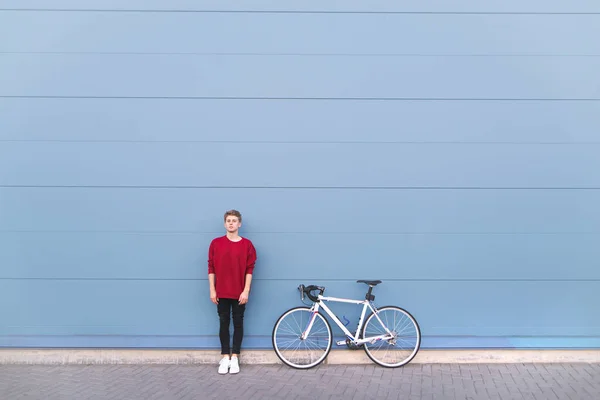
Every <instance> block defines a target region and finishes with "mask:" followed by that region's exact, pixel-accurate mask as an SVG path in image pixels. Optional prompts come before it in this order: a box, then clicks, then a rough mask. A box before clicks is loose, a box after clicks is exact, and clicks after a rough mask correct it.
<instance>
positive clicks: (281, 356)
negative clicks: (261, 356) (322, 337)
mask: <svg viewBox="0 0 600 400" xmlns="http://www.w3.org/2000/svg"><path fill="white" fill-rule="evenodd" d="M303 311H304V312H306V313H307V322H308V318H310V317H311V316H312V314H313V311H311V309H310V307H294V308H290V309H289V310H287V311H285V312H284V313H283V314H281V316H280V317H279V318H277V321H276V322H275V325H274V326H273V332H272V333H271V343H272V345H273V350H275V354H276V355H277V357H278V358H279V359H280V360H281V361H282V362H283V363H284V364H286V365H287V366H289V367H292V368H296V369H309V368H313V367H315V366H317V365H319V364H321V363H322V362H323V361H324V360H325V359H326V358H327V356H328V355H329V352H330V351H331V348H332V346H333V333H332V331H331V325H330V324H329V321H327V318H325V317H324V316H323V314H322V313H321V312H318V313H317V314H316V316H317V318H318V319H317V320H315V323H316V322H317V321H320V322H323V324H324V327H325V331H326V333H327V338H328V339H327V340H328V343H327V345H326V347H325V348H324V349H323V354H321V355H320V356H319V357H317V358H316V359H314V360H312V359H311V361H310V362H308V363H306V364H299V363H298V362H293V361H292V360H290V358H289V357H286V356H285V355H284V353H283V351H284V349H280V348H279V346H278V344H277V338H278V337H279V336H283V335H279V334H278V330H279V328H280V326H281V323H282V322H283V321H284V319H285V318H286V317H288V316H290V315H292V314H295V313H298V312H303ZM294 325H295V326H298V327H299V328H300V329H302V326H303V325H301V324H294ZM288 326H290V325H288ZM291 327H292V326H290V328H291ZM313 328H314V325H313ZM301 333H302V332H297V334H298V339H299V335H300V334H301ZM312 333H313V331H312V330H311V334H312ZM291 336H293V335H291ZM299 342H300V343H303V342H302V341H299ZM295 351H298V349H295ZM309 357H310V355H309Z"/></svg>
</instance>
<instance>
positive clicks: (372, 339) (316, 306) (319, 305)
mask: <svg viewBox="0 0 600 400" xmlns="http://www.w3.org/2000/svg"><path fill="white" fill-rule="evenodd" d="M317 298H318V300H319V301H316V302H314V304H313V306H312V312H313V315H312V318H311V319H310V321H309V323H308V326H307V327H306V330H305V331H304V332H303V333H302V335H301V336H300V339H302V340H304V339H306V338H307V336H308V335H309V333H310V330H311V329H312V326H313V323H314V321H315V318H316V315H317V313H318V312H319V309H320V308H322V309H323V310H325V312H326V313H327V314H328V315H329V316H330V317H331V319H332V320H333V322H335V323H336V325H337V326H339V327H340V329H341V330H342V331H343V332H344V333H345V334H346V336H347V337H348V338H350V340H352V342H353V343H354V344H357V345H360V344H363V343H367V342H370V343H374V342H376V341H379V340H389V339H392V338H393V337H394V335H393V334H392V332H390V330H389V329H388V328H387V326H385V324H384V323H383V321H382V320H381V318H379V313H378V312H377V310H376V309H375V308H374V307H373V305H372V304H371V302H370V301H369V300H366V299H365V300H352V299H342V298H339V297H327V296H323V295H321V294H319V295H317ZM324 301H331V302H337V303H350V304H356V305H360V304H362V305H363V309H362V312H361V314H360V319H359V321H358V326H357V327H356V333H355V334H354V335H353V334H352V333H351V332H350V331H349V330H348V329H347V328H346V326H345V325H344V324H343V323H342V321H340V320H339V318H338V317H337V316H336V315H335V314H334V313H333V312H332V311H331V309H330V308H329V307H327V305H326V304H325V303H324ZM367 309H370V310H371V311H372V312H373V314H374V315H375V318H377V320H378V321H379V323H380V324H381V326H382V327H383V329H384V330H385V331H386V332H387V334H386V335H379V336H371V337H367V338H362V339H358V336H359V335H360V331H361V330H362V326H363V323H364V319H365V314H366V312H367ZM336 344H337V345H339V346H341V345H343V344H346V342H345V341H341V342H337V343H336Z"/></svg>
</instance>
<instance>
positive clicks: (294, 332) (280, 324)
mask: <svg viewBox="0 0 600 400" xmlns="http://www.w3.org/2000/svg"><path fill="white" fill-rule="evenodd" d="M313 318H314V321H313V325H312V328H311V330H310V332H309V334H308V336H307V337H306V339H301V338H300V337H301V335H302V333H303V332H304V331H305V330H306V328H307V327H308V325H309V323H310V322H311V319H313ZM332 339H333V336H332V334H331V326H330V325H329V322H328V321H327V320H326V319H325V317H323V315H321V314H320V313H315V312H313V311H312V310H311V309H310V308H308V307H296V308H292V309H290V310H288V311H286V312H284V313H283V314H282V315H281V317H279V319H277V322H276V323H275V326H274V327H273V334H272V341H273V349H274V350H275V354H277V357H279V359H280V360H281V361H283V363H284V364H287V365H288V366H290V367H292V368H298V369H308V368H312V367H314V366H316V365H318V364H320V363H321V362H322V361H323V360H324V359H325V357H327V355H328V354H329V351H330V350H331V346H332V343H333V341H332Z"/></svg>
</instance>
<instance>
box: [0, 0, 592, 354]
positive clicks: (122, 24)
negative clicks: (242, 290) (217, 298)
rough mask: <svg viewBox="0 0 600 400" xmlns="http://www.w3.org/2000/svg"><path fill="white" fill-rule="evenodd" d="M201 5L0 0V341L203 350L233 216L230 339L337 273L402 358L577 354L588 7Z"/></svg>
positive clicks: (586, 277) (584, 336) (177, 0)
mask: <svg viewBox="0 0 600 400" xmlns="http://www.w3.org/2000/svg"><path fill="white" fill-rule="evenodd" d="M222 3H224V2H221V1H192V0H171V1H167V0H143V1H142V0H127V1H123V0H120V1H116V0H115V1H100V0H90V1H86V2H81V1H76V0H53V1H47V0H44V1H42V0H38V1H34V0H29V1H27V0H4V1H2V2H0V346H34V347H44V346H50V347H52V346H67V347H69V346H73V347H77V346H99V347H104V346H109V347H120V346H131V347H203V348H204V347H209V348H215V349H216V348H217V346H218V339H217V336H216V333H217V323H218V322H217V316H216V311H215V309H214V306H213V305H212V304H211V303H210V301H209V300H208V290H207V288H208V284H207V281H206V272H207V270H206V259H207V256H206V253H207V248H208V244H209V242H210V240H211V239H212V238H213V237H215V236H217V235H221V234H222V233H223V228H222V214H223V212H224V211H225V210H226V209H229V208H238V209H240V210H241V211H242V212H243V215H244V217H245V220H244V226H243V228H242V231H243V232H242V233H243V235H245V236H247V237H249V238H250V239H252V240H253V241H254V243H255V245H256V247H257V250H258V256H259V262H258V265H257V268H256V274H255V280H254V284H253V293H252V297H251V303H250V305H249V307H248V311H247V318H246V339H245V342H244V344H245V346H246V347H247V348H264V347H268V346H269V345H270V342H269V336H270V333H271V329H272V326H273V324H274V322H275V320H276V319H277V317H278V316H279V315H280V313H282V312H283V311H284V310H286V309H287V308H290V307H292V306H296V305H299V304H300V300H299V297H298V294H297V292H296V287H297V286H298V284H300V283H305V284H311V283H312V284H320V285H324V286H326V287H327V292H326V293H328V294H330V295H334V296H343V297H346V296H348V297H357V298H360V297H362V296H364V288H363V287H362V286H360V285H358V284H356V283H355V280H357V279H382V280H384V283H383V285H381V286H378V287H377V289H376V291H375V294H376V296H377V304H379V305H385V304H397V305H401V306H403V307H406V308H407V309H408V310H410V311H411V312H412V313H413V314H414V315H415V317H416V318H417V319H418V320H419V322H420V323H421V328H422V332H423V335H424V341H423V347H425V348H456V347H467V348H477V347H517V348H531V347H534V348H535V347H543V348H561V347H566V348H577V347H584V348H585V347H595V348H597V347H600V314H599V313H598V312H597V310H596V309H597V306H596V305H597V304H598V292H599V291H600V268H598V267H599V262H598V260H600V250H599V249H600V247H599V246H598V242H599V239H600V211H599V210H600V208H599V206H598V205H599V204H600V84H598V82H600V41H599V40H597V38H600V2H597V1H595V0H594V1H592V0H590V1H584V0H579V1H569V2H565V1H542V0H539V1H529V2H521V1H517V0H511V1H502V2H500V1H496V2H482V1H476V0H462V1H453V2H449V1H442V0H439V1H428V2H422V1H412V2H399V1H373V2H362V1H357V0H349V1H345V2H334V1H288V2H281V1H266V0H263V1H255V2H252V4H247V3H249V2H243V1H232V2H226V4H222ZM334 306H335V305H334ZM336 309H337V310H340V311H339V313H338V314H339V315H340V316H341V315H342V314H343V315H346V316H347V317H349V318H350V319H351V320H352V321H353V322H352V324H355V323H356V313H357V311H358V310H357V309H354V308H351V307H337V308H336Z"/></svg>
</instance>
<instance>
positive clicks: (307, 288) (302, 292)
mask: <svg viewBox="0 0 600 400" xmlns="http://www.w3.org/2000/svg"><path fill="white" fill-rule="evenodd" d="M298 290H299V291H300V296H301V297H302V301H304V295H305V294H306V296H308V298H309V299H311V300H312V301H319V298H318V297H317V296H315V295H314V294H312V293H311V292H314V291H315V290H318V291H319V293H320V294H321V296H322V295H323V292H325V288H324V287H323V286H316V285H308V286H304V285H300V286H298Z"/></svg>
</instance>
